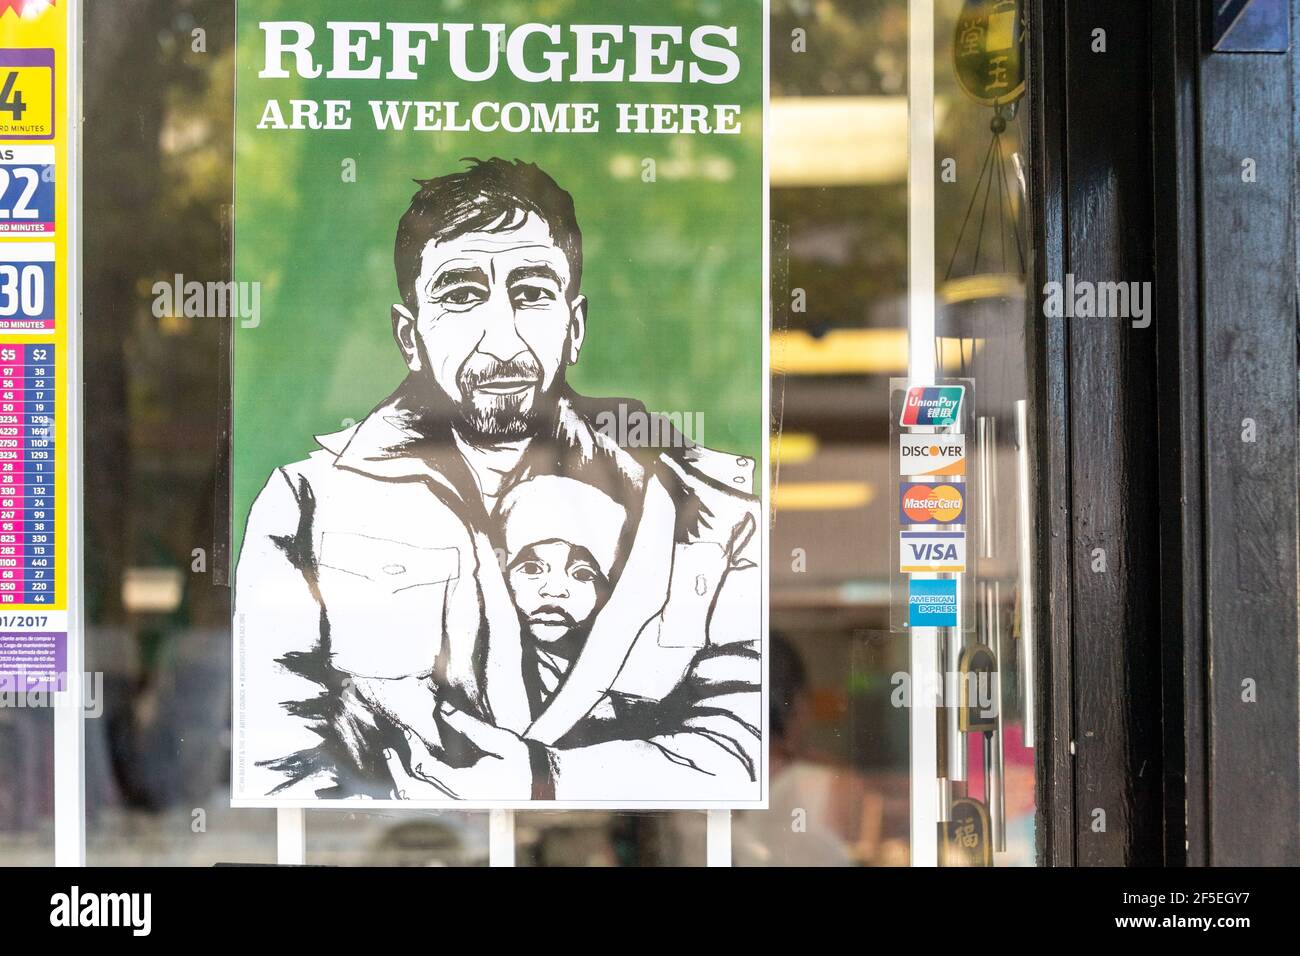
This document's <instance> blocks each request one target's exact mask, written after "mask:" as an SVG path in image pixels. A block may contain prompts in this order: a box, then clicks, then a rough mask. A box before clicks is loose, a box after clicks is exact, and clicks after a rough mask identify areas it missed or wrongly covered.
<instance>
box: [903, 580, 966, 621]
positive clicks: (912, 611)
mask: <svg viewBox="0 0 1300 956" xmlns="http://www.w3.org/2000/svg"><path fill="white" fill-rule="evenodd" d="M907 624H908V626H909V627H956V626H957V582H956V581H917V580H915V579H913V580H912V581H911V582H909V584H908V588H907Z"/></svg>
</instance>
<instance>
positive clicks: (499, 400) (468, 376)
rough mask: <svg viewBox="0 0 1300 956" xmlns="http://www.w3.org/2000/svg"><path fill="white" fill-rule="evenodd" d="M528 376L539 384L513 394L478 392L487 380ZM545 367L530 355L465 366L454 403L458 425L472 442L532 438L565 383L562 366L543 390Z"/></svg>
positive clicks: (552, 412) (546, 416) (457, 382)
mask: <svg viewBox="0 0 1300 956" xmlns="http://www.w3.org/2000/svg"><path fill="white" fill-rule="evenodd" d="M510 379H526V380H530V381H533V382H536V383H537V384H535V385H533V386H532V387H531V388H528V389H525V390H524V391H522V392H519V393H518V394H514V395H490V394H488V393H486V392H478V391H477V389H478V387H479V386H480V385H482V384H483V383H484V382H492V381H504V380H510ZM541 382H542V369H541V367H540V366H539V365H538V364H537V362H536V361H535V360H534V359H533V358H532V357H531V356H528V357H526V358H519V359H511V360H509V361H506V362H501V361H497V360H493V361H492V362H490V363H489V364H487V365H484V366H481V367H479V368H473V369H471V368H469V367H468V365H466V366H465V367H462V368H461V370H460V373H459V374H458V375H457V376H456V387H457V390H458V391H459V392H460V395H461V398H460V400H459V401H457V402H456V403H455V411H456V418H457V424H458V425H459V426H460V430H461V432H462V434H464V436H465V437H466V438H467V439H469V440H471V441H473V440H479V441H485V442H492V441H515V440H518V439H522V438H531V437H533V436H535V435H537V434H538V433H539V431H540V430H541V428H542V427H543V425H544V423H545V422H547V421H549V420H550V418H551V417H552V416H553V415H554V408H553V407H552V406H554V405H555V400H554V397H555V395H556V394H557V392H558V390H559V388H560V387H561V386H562V385H563V382H564V370H563V368H561V369H560V371H559V373H558V374H557V375H556V379H555V381H554V382H553V383H552V385H551V387H550V388H549V389H547V390H545V391H543V390H542V385H541Z"/></svg>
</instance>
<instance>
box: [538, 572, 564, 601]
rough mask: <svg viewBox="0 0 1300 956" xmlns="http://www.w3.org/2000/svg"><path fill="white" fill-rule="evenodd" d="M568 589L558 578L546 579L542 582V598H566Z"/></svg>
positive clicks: (561, 579) (562, 580)
mask: <svg viewBox="0 0 1300 956" xmlns="http://www.w3.org/2000/svg"><path fill="white" fill-rule="evenodd" d="M568 596H569V589H568V587H567V586H566V585H565V582H564V579H563V578H560V577H553V578H547V579H546V580H545V581H543V582H542V597H553V598H566V597H568Z"/></svg>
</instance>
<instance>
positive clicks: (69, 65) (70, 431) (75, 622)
mask: <svg viewBox="0 0 1300 956" xmlns="http://www.w3.org/2000/svg"><path fill="white" fill-rule="evenodd" d="M67 11H68V13H67V17H68V23H67V50H66V51H65V52H64V54H63V56H64V64H63V69H64V71H65V76H66V79H67V82H66V86H65V89H66V92H67V107H66V110H67V114H68V115H67V118H66V119H65V120H64V123H65V126H64V128H65V131H66V132H65V135H66V136H67V149H66V162H67V164H68V166H69V167H70V168H69V169H68V170H67V171H66V172H64V173H60V174H59V175H61V176H64V177H65V180H66V182H67V184H68V186H67V189H68V195H67V202H66V203H65V212H64V215H65V217H66V218H67V220H68V223H67V226H66V227H60V228H66V240H65V243H64V255H65V256H66V257H67V260H68V261H67V264H66V270H67V271H66V276H67V287H66V293H65V294H66V295H67V299H66V304H65V306H64V311H63V322H64V324H65V326H66V329H67V335H66V336H65V337H64V340H63V345H62V346H61V350H62V353H63V354H62V355H61V356H56V360H57V361H58V363H59V365H58V368H59V374H60V375H61V376H63V381H62V382H58V383H56V384H57V386H58V387H59V388H60V389H62V390H63V392H64V395H65V396H66V399H67V400H66V404H65V407H64V410H63V414H64V416H65V417H66V419H67V421H66V425H65V426H64V434H65V435H66V436H67V440H66V441H65V442H64V443H63V445H62V446H61V447H60V448H59V450H58V451H59V454H60V455H62V456H64V457H63V469H64V474H65V475H66V479H65V483H64V488H65V489H66V493H65V495H64V500H63V501H60V502H59V505H60V507H62V508H64V509H65V514H64V518H63V520H64V527H66V528H67V531H66V532H65V536H66V539H67V543H66V545H64V551H63V557H62V560H63V561H64V589H65V594H64V597H65V600H66V602H67V607H68V625H67V626H68V636H67V645H68V646H67V665H66V670H67V690H65V691H63V692H61V693H57V694H55V695H54V697H55V707H54V865H55V866H85V863H86V747H85V742H86V726H85V714H84V710H83V707H82V699H83V697H82V684H83V682H84V679H85V660H86V655H85V614H84V610H83V604H82V597H83V595H84V593H85V590H84V573H83V569H82V557H81V556H82V544H83V540H82V539H83V530H82V520H81V514H82V502H83V500H84V499H83V495H84V487H83V482H82V475H81V457H82V456H81V436H82V431H83V428H82V407H81V401H82V398H81V44H80V36H81V0H69V2H68V5H67ZM55 109H56V112H57V109H58V106H57V104H56V106H55Z"/></svg>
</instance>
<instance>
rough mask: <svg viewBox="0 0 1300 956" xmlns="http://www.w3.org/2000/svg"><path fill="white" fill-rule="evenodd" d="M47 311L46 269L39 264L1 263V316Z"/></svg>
mask: <svg viewBox="0 0 1300 956" xmlns="http://www.w3.org/2000/svg"><path fill="white" fill-rule="evenodd" d="M44 311H45V270H44V269H42V268H41V267H40V266H38V265H14V264H12V263H8V262H6V263H4V264H0V316H2V317H8V316H11V315H19V314H21V315H41V314H42V313H43V312H44Z"/></svg>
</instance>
